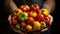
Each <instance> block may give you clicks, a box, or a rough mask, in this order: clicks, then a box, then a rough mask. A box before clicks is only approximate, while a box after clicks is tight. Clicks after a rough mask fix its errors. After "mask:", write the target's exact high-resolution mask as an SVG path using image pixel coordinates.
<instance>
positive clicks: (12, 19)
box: [11, 16, 18, 24]
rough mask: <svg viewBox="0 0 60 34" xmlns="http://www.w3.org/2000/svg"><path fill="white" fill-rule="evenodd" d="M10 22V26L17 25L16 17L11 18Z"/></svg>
mask: <svg viewBox="0 0 60 34" xmlns="http://www.w3.org/2000/svg"><path fill="white" fill-rule="evenodd" d="M11 22H12V24H17V22H18V21H17V17H16V16H12V18H11Z"/></svg>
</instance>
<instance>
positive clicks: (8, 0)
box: [4, 0, 18, 13]
mask: <svg viewBox="0 0 60 34" xmlns="http://www.w3.org/2000/svg"><path fill="white" fill-rule="evenodd" d="M4 6H5V9H6V11H7V10H8V11H10V12H9V13H11V12H13V11H14V10H15V9H17V8H18V7H17V6H16V4H15V3H14V1H13V0H5V2H4Z"/></svg>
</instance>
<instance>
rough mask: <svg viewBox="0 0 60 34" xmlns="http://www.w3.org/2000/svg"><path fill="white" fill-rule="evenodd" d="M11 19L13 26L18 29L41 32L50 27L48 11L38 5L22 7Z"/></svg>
mask: <svg viewBox="0 0 60 34" xmlns="http://www.w3.org/2000/svg"><path fill="white" fill-rule="evenodd" d="M11 17H12V18H11V24H12V25H14V27H15V28H17V29H20V28H22V29H25V30H29V31H31V30H41V29H42V28H45V27H47V26H48V25H50V17H49V13H48V10H47V9H46V8H42V9H40V6H39V5H37V4H33V5H31V6H28V5H21V6H20V7H19V8H17V9H16V10H15V11H14V12H13V14H12V16H11Z"/></svg>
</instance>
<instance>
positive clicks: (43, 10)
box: [40, 8, 49, 16]
mask: <svg viewBox="0 0 60 34" xmlns="http://www.w3.org/2000/svg"><path fill="white" fill-rule="evenodd" d="M40 13H42V14H44V15H45V16H48V15H49V11H48V10H47V9H46V8H42V9H41V10H40Z"/></svg>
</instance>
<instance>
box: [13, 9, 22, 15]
mask: <svg viewBox="0 0 60 34" xmlns="http://www.w3.org/2000/svg"><path fill="white" fill-rule="evenodd" d="M20 12H22V10H21V9H19V8H17V9H16V10H15V11H14V12H13V14H14V15H17V16H18V15H19V14H20Z"/></svg>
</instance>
